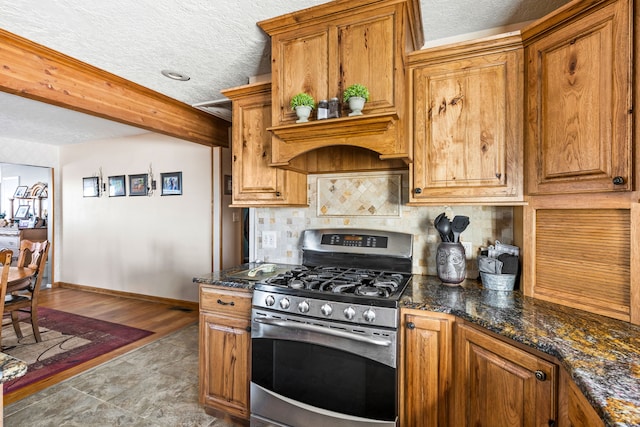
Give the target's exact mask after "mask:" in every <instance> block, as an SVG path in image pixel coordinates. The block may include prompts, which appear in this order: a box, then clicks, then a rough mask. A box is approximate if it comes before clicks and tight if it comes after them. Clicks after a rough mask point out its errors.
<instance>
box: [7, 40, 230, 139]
mask: <svg viewBox="0 0 640 427" xmlns="http://www.w3.org/2000/svg"><path fill="white" fill-rule="evenodd" d="M0 91H3V92H7V93H11V94H15V95H19V96H23V97H26V98H31V99H35V100H37V101H42V102H46V103H48V104H53V105H56V106H58V107H63V108H68V109H70V110H75V111H80V112H82V113H86V114H90V115H92V116H97V117H101V118H104V119H108V120H113V121H116V122H120V123H124V124H127V125H130V126H135V127H138V128H142V129H146V130H149V131H152V132H157V133H161V134H164V135H169V136H173V137H175V138H180V139H184V140H187V141H191V142H195V143H198V144H203V145H208V146H221V147H227V146H228V145H229V137H228V135H229V134H228V128H229V126H230V124H229V123H228V122H226V121H224V120H222V119H220V118H218V117H215V116H213V115H211V114H207V113H206V112H204V111H201V110H198V109H196V108H194V107H192V106H190V105H188V104H184V103H182V102H179V101H177V100H175V99H173V98H170V97H168V96H166V95H163V94H161V93H158V92H155V91H153V90H151V89H148V88H145V87H143V86H140V85H138V84H136V83H133V82H131V81H129V80H125V79H123V78H121V77H118V76H116V75H114V74H111V73H108V72H106V71H103V70H101V69H99V68H96V67H94V66H92V65H89V64H86V63H84V62H81V61H78V60H77V59H74V58H72V57H70V56H67V55H64V54H62V53H60V52H57V51H55V50H52V49H49V48H47V47H45V46H42V45H39V44H37V43H34V42H32V41H30V40H27V39H25V38H22V37H20V36H17V35H15V34H13V33H10V32H8V31H5V30H2V29H0Z"/></svg>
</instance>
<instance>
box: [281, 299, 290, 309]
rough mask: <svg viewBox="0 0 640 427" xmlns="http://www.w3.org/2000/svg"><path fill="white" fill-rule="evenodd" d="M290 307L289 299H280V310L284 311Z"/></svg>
mask: <svg viewBox="0 0 640 427" xmlns="http://www.w3.org/2000/svg"><path fill="white" fill-rule="evenodd" d="M290 305H291V302H290V301H289V298H282V299H281V300H280V308H281V309H283V310H286V309H287V308H289V306H290Z"/></svg>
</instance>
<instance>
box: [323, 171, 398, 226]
mask: <svg viewBox="0 0 640 427" xmlns="http://www.w3.org/2000/svg"><path fill="white" fill-rule="evenodd" d="M401 183H402V175H399V174H397V175H380V176H366V177H362V176H360V177H357V176H355V177H354V176H353V175H351V176H344V177H339V176H332V177H330V178H318V193H317V194H318V213H317V215H318V216H319V217H322V216H365V217H371V216H378V217H398V216H400V201H401Z"/></svg>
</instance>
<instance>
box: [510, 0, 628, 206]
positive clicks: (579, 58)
mask: <svg viewBox="0 0 640 427" xmlns="http://www.w3.org/2000/svg"><path fill="white" fill-rule="evenodd" d="M632 10H633V7H632V2H631V1H629V0H615V1H611V0H609V1H583V2H573V3H572V4H571V7H570V8H562V9H560V10H558V11H557V12H555V13H553V14H551V15H549V16H547V17H545V18H543V19H541V20H540V21H538V22H536V23H534V24H532V25H530V26H529V27H528V28H526V29H524V30H523V32H522V34H523V41H524V43H525V46H526V47H525V59H526V66H527V86H526V101H527V112H526V117H527V120H526V121H525V123H526V147H527V148H526V154H527V166H526V168H527V171H528V175H527V192H528V194H534V195H535V194H559V193H583V192H610V191H630V190H633V179H634V176H633V162H632V159H633V150H632V120H633V117H632V114H631V113H632V77H631V76H632V46H633V37H632V33H631V32H630V29H631V28H632V26H631V23H632V21H631V19H632V18H631V17H632ZM636 49H637V48H636Z"/></svg>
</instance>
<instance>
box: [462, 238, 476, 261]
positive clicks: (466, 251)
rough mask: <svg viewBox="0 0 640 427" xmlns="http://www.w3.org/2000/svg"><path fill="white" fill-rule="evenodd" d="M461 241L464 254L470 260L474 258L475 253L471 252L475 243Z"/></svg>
mask: <svg viewBox="0 0 640 427" xmlns="http://www.w3.org/2000/svg"><path fill="white" fill-rule="evenodd" d="M460 243H462V246H464V254H465V256H466V258H467V259H468V260H470V259H471V258H473V254H472V253H471V251H472V250H473V245H471V242H460Z"/></svg>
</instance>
